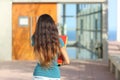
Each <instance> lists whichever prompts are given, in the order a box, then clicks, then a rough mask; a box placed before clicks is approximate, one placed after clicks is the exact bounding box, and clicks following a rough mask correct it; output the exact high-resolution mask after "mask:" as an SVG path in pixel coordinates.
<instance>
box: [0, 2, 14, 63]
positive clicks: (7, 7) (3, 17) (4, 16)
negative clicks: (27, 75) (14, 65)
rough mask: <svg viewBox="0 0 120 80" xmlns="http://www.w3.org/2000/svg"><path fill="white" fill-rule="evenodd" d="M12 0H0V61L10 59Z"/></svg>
mask: <svg viewBox="0 0 120 80" xmlns="http://www.w3.org/2000/svg"><path fill="white" fill-rule="evenodd" d="M11 7H12V2H10V1H8V0H3V1H1V2H0V10H1V12H0V61H1V60H11V58H12V57H11V55H12V54H11V52H12V24H11V23H12V19H11V11H12V10H11Z"/></svg>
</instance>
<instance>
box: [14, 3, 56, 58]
mask: <svg viewBox="0 0 120 80" xmlns="http://www.w3.org/2000/svg"><path fill="white" fill-rule="evenodd" d="M56 6H57V5H56V3H49V4H48V3H13V4H12V59H13V60H34V59H35V58H34V52H33V46H32V44H31V37H32V35H33V33H34V31H35V27H36V22H37V19H38V17H39V16H40V15H41V14H44V13H46V14H49V15H51V16H52V18H53V19H54V21H55V22H56V23H57V11H56V10H57V9H56V8H57V7H56Z"/></svg>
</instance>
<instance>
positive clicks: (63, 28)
mask: <svg viewBox="0 0 120 80" xmlns="http://www.w3.org/2000/svg"><path fill="white" fill-rule="evenodd" d="M65 8H66V7H65V4H63V26H62V34H63V35H64V34H65V33H64V30H65V24H66V19H65V18H66V16H65V13H66V12H65V10H66V9H65Z"/></svg>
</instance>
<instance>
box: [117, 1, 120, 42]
mask: <svg viewBox="0 0 120 80" xmlns="http://www.w3.org/2000/svg"><path fill="white" fill-rule="evenodd" d="M117 41H120V0H117Z"/></svg>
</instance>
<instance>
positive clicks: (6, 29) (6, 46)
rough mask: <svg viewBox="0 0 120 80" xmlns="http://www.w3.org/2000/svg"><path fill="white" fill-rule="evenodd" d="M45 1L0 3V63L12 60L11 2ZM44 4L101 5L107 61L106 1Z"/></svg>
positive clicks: (35, 0) (83, 0)
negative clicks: (97, 3)
mask: <svg viewBox="0 0 120 80" xmlns="http://www.w3.org/2000/svg"><path fill="white" fill-rule="evenodd" d="M44 1H45V0H2V1H0V10H1V12H0V28H1V29H0V61H1V60H12V2H17V3H18V2H20V3H23V2H44ZM45 2H61V3H64V2H67V3H72V2H74V3H76V2H77V3H78V2H81V3H85V2H86V3H90V2H91V3H96V2H102V3H103V7H104V8H103V9H104V10H103V14H105V15H103V20H102V23H103V32H104V33H103V34H102V35H103V44H104V45H103V54H104V55H103V59H104V60H105V61H106V60H108V59H107V58H108V56H107V55H108V54H107V28H108V27H107V26H108V25H107V14H108V13H107V0H57V1H56V0H47V1H45Z"/></svg>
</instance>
